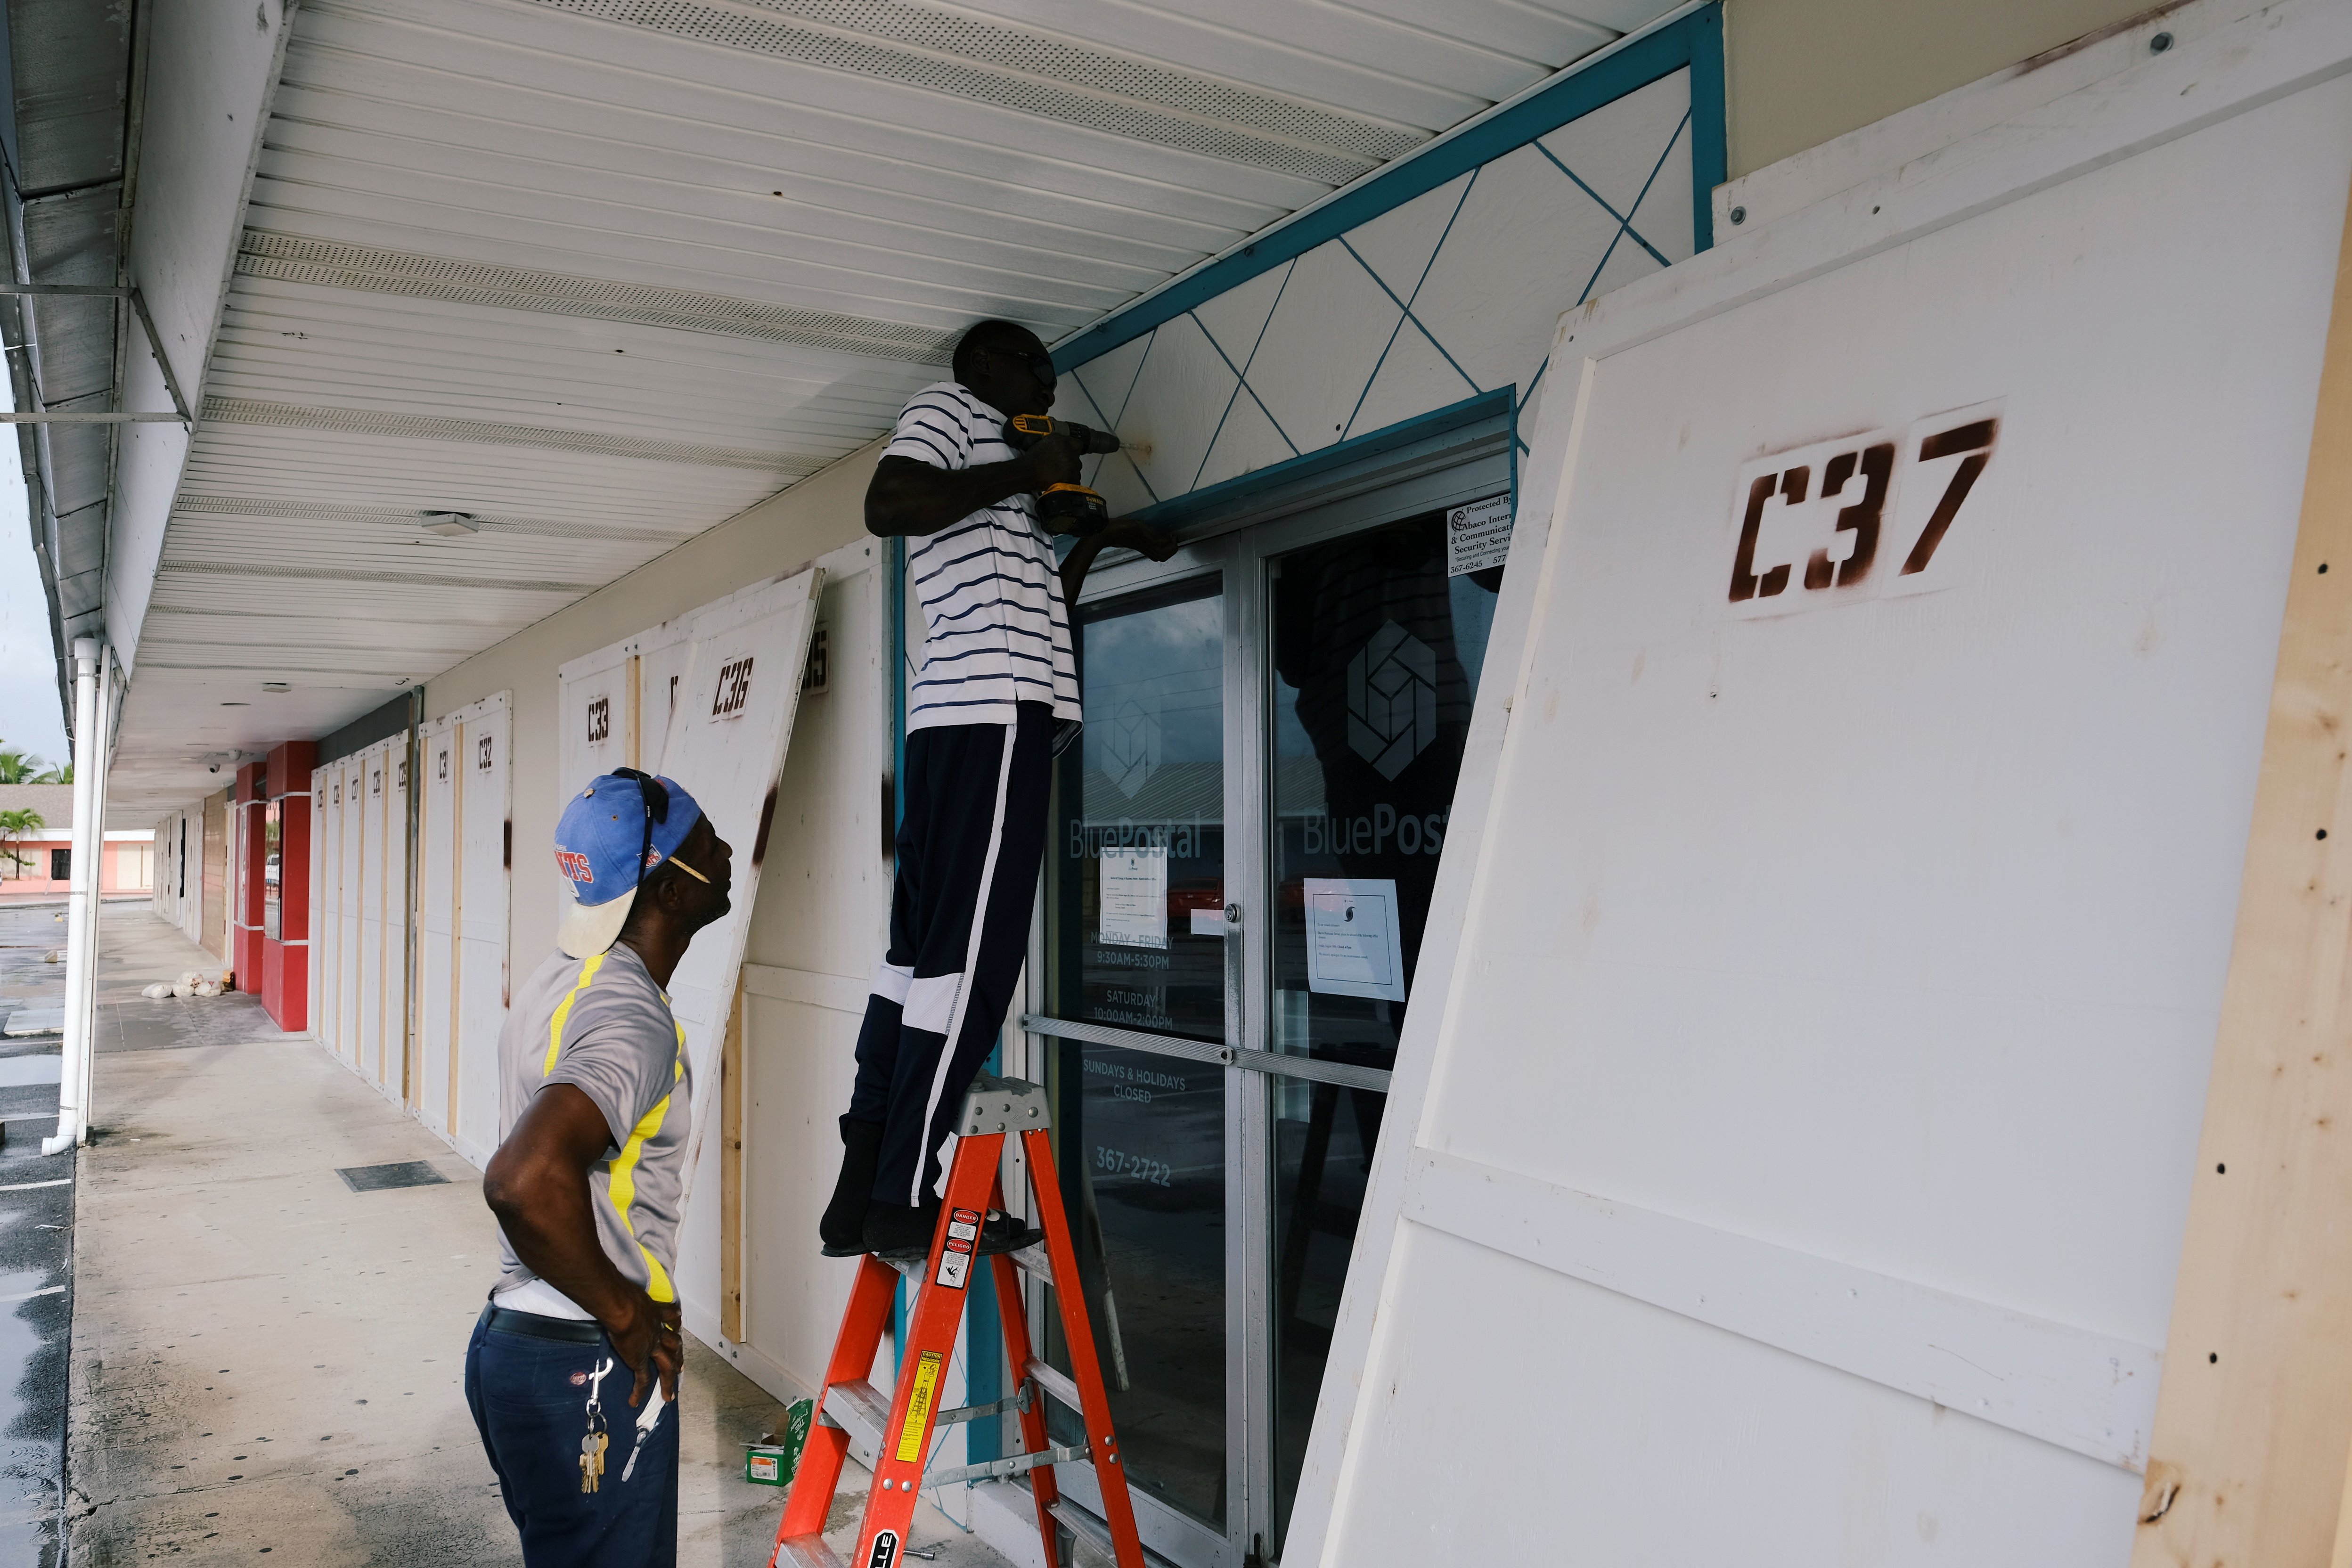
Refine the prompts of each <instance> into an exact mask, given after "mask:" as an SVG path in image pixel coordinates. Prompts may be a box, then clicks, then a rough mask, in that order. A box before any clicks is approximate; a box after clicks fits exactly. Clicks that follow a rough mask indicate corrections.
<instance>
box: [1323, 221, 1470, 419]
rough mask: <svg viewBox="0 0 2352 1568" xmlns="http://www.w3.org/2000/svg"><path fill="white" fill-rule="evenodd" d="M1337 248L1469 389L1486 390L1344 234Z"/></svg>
mask: <svg viewBox="0 0 2352 1568" xmlns="http://www.w3.org/2000/svg"><path fill="white" fill-rule="evenodd" d="M1339 248H1340V249H1342V250H1344V251H1346V252H1347V253H1348V254H1349V255H1350V256H1354V257H1355V258H1356V265H1357V266H1359V267H1360V268H1363V269H1364V275H1365V276H1366V277H1368V278H1370V279H1371V280H1372V281H1373V282H1375V283H1378V284H1379V285H1380V286H1381V293H1383V294H1386V295H1387V296H1388V297H1389V298H1390V299H1391V300H1394V301H1395V303H1396V308H1397V309H1398V310H1402V311H1403V312H1404V319H1405V320H1406V321H1411V322H1412V324H1413V326H1414V328H1415V329H1416V330H1418V331H1420V333H1421V335H1422V336H1423V337H1424V338H1427V339H1428V340H1429V346H1430V347H1431V348H1433V349H1435V350H1436V351H1437V352H1438V353H1441V354H1444V356H1445V363H1447V364H1450V365H1452V366H1453V367H1454V374H1456V375H1458V376H1460V377H1461V378H1462V380H1463V382H1464V383H1465V384H1467V385H1468V387H1469V388H1470V390H1471V391H1473V392H1484V391H1485V390H1486V388H1485V387H1482V386H1480V385H1479V384H1477V383H1476V382H1475V381H1472V380H1471V379H1470V373H1469V372H1468V371H1466V370H1464V369H1463V368H1462V362H1461V361H1459V360H1457V359H1455V358H1454V356H1453V355H1452V354H1451V353H1447V352H1446V348H1445V345H1444V343H1441V342H1438V341H1437V334H1436V333H1435V332H1433V331H1430V330H1429V329H1428V328H1427V327H1425V326H1423V325H1422V321H1421V318H1420V317H1419V316H1416V315H1414V314H1413V313H1412V306H1410V305H1408V304H1406V303H1405V302H1404V301H1403V300H1398V299H1397V291H1396V290H1395V289H1391V288H1390V287H1389V286H1388V282H1387V280H1386V279H1383V278H1382V277H1381V275H1380V274H1379V273H1377V272H1375V271H1373V270H1372V264H1371V263H1370V262H1369V261H1367V260H1365V259H1364V258H1362V257H1361V256H1360V255H1357V252H1356V247H1354V246H1352V245H1349V243H1348V237H1347V236H1346V235H1344V234H1343V235H1341V236H1340V237H1339Z"/></svg>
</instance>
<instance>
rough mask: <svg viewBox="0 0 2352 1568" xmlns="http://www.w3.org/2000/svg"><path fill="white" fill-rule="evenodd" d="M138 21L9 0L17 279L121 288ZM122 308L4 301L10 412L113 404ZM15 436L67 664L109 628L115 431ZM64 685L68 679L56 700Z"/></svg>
mask: <svg viewBox="0 0 2352 1568" xmlns="http://www.w3.org/2000/svg"><path fill="white" fill-rule="evenodd" d="M7 42H8V47H9V65H10V68H11V73H12V75H13V77H14V79H15V80H16V82H18V83H19V84H22V85H21V86H20V87H19V89H18V90H17V92H16V102H15V115H14V117H13V120H10V119H9V118H8V117H6V116H0V148H5V153H6V157H7V176H8V193H7V194H8V198H9V199H8V201H7V202H6V204H5V205H6V209H7V220H8V265H9V276H10V278H11V279H13V280H15V281H17V282H25V281H28V280H31V279H39V280H40V281H41V282H43V283H47V284H59V283H63V284H86V285H96V286H100V287H111V286H113V285H114V284H115V283H116V282H117V281H118V279H117V277H116V272H117V269H118V268H120V266H121V251H122V247H121V218H122V208H123V207H124V206H125V205H127V203H128V197H127V195H126V185H125V176H126V172H127V163H128V158H127V155H126V150H127V149H128V148H129V147H130V146H131V142H132V136H133V132H134V130H135V126H134V124H133V117H132V115H131V103H132V101H133V98H134V94H133V92H132V84H131V69H132V58H133V56H132V48H131V45H132V33H131V9H130V7H129V6H127V5H86V4H83V3H81V0H9V5H8V40H7ZM120 312H121V307H120V306H119V305H118V304H117V302H116V301H114V300H99V299H89V298H82V299H74V298H70V297H68V298H56V297H52V298H47V299H41V300H31V299H19V298H16V297H14V296H0V339H5V342H6V343H7V345H8V351H7V353H8V374H9V382H10V391H11V394H12V398H13V401H14V404H15V405H16V407H17V408H19V409H27V408H46V409H50V410H55V411H59V412H75V411H98V410H103V409H106V408H109V407H110V406H111V405H112V397H113V389H114V377H115V335H116V327H117V325H118V321H117V317H118V314H119V313H120ZM16 435H17V441H18V448H17V456H18V458H19V460H20V462H21V463H22V465H23V468H24V472H25V479H26V491H27V500H28V502H29V505H28V508H27V510H28V512H29V514H30V519H31V522H32V530H33V553H34V557H35V559H36V561H37V563H38V565H39V568H40V573H41V583H42V586H43V587H44V588H46V589H47V591H48V598H49V609H50V628H49V629H50V634H51V636H52V637H56V638H57V639H58V652H59V653H60V654H62V652H63V651H64V649H65V647H67V646H68V644H69V643H70V642H71V640H72V639H73V638H74V637H86V636H89V635H91V633H93V632H94V631H95V630H96V629H97V628H98V627H99V626H100V620H101V616H102V606H103V602H104V592H103V587H102V579H103V575H104V570H105V565H106V540H107V531H108V523H109V521H110V510H111V509H110V505H109V501H110V490H111V484H112V472H113V455H114V438H115V437H114V432H113V431H112V430H111V429H110V428H108V427H107V426H99V425H52V426H18V427H17V431H16ZM66 679H67V678H66V677H65V676H64V675H63V674H62V673H61V674H60V676H59V680H58V694H59V700H61V701H63V700H65V698H66ZM67 707H68V720H67V722H68V726H70V724H71V722H72V720H71V716H70V708H71V704H70V703H69V702H68V703H67Z"/></svg>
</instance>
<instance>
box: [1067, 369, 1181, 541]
mask: <svg viewBox="0 0 2352 1568" xmlns="http://www.w3.org/2000/svg"><path fill="white" fill-rule="evenodd" d="M1159 342H1160V329H1159V328H1158V327H1154V328H1152V329H1151V336H1150V337H1149V338H1147V339H1146V340H1145V341H1144V344H1143V352H1142V353H1139V354H1138V355H1137V356H1136V359H1135V374H1133V375H1131V376H1129V377H1128V381H1127V395H1126V396H1124V397H1122V398H1120V399H1119V400H1118V413H1117V414H1105V413H1104V412H1103V405H1101V404H1100V403H1098V402H1097V401H1096V400H1095V395H1094V392H1093V390H1092V389H1091V388H1089V387H1088V386H1087V384H1086V383H1085V382H1084V381H1082V380H1080V379H1079V378H1078V377H1077V375H1076V374H1072V375H1071V377H1070V383H1071V384H1072V385H1074V386H1076V388H1077V389H1078V392H1079V395H1082V396H1083V397H1085V398H1086V400H1087V407H1088V408H1091V409H1093V410H1094V412H1095V417H1096V418H1097V419H1099V420H1101V421H1102V427H1103V428H1104V429H1106V430H1113V431H1115V430H1117V429H1118V427H1119V425H1120V423H1121V422H1122V421H1123V420H1125V419H1126V417H1127V405H1129V404H1130V403H1132V402H1134V401H1135V389H1136V387H1137V385H1138V384H1139V383H1141V381H1142V380H1143V367H1144V366H1145V365H1146V364H1148V363H1150V360H1151V351H1152V349H1153V348H1154V347H1156V346H1157V345H1158V343H1159ZM1118 455H1119V456H1120V457H1122V458H1126V459H1127V466H1128V468H1129V470H1131V471H1132V472H1133V473H1134V475H1135V482H1136V483H1137V484H1139V485H1141V486H1142V487H1143V493H1144V494H1145V495H1148V496H1150V498H1151V499H1152V500H1155V501H1156V500H1159V499H1160V492H1159V491H1158V490H1156V489H1152V488H1151V481H1150V479H1148V478H1146V477H1145V475H1144V472H1143V465H1142V464H1141V463H1139V462H1137V461H1136V460H1135V454H1134V453H1132V452H1129V451H1127V450H1125V449H1124V448H1122V449H1121V450H1120V452H1119V454H1118ZM1108 461H1110V459H1109V458H1096V459H1095V478H1096V479H1101V478H1102V466H1103V465H1104V464H1105V463H1107V462H1108Z"/></svg>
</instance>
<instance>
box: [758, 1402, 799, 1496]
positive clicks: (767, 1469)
mask: <svg viewBox="0 0 2352 1568" xmlns="http://www.w3.org/2000/svg"><path fill="white" fill-rule="evenodd" d="M815 1419H816V1401H814V1400H813V1399H795V1400H793V1402H792V1404H791V1405H787V1406H785V1408H784V1429H783V1431H782V1432H781V1433H770V1434H769V1435H768V1438H767V1440H765V1441H762V1442H758V1443H750V1444H746V1445H745V1446H744V1448H743V1479H745V1480H747V1481H750V1482H751V1483H752V1484H753V1485H755V1486H762V1487H782V1486H790V1485H791V1484H792V1479H793V1471H794V1470H795V1469H797V1468H800V1462H801V1447H802V1445H803V1444H805V1443H806V1442H807V1441H808V1435H809V1426H810V1425H811V1424H812V1423H814V1421H815Z"/></svg>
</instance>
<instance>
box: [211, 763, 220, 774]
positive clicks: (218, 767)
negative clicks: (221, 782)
mask: <svg viewBox="0 0 2352 1568" xmlns="http://www.w3.org/2000/svg"><path fill="white" fill-rule="evenodd" d="M212 771H213V772H214V773H218V772H220V764H219V763H214V764H213V765H212Z"/></svg>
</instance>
